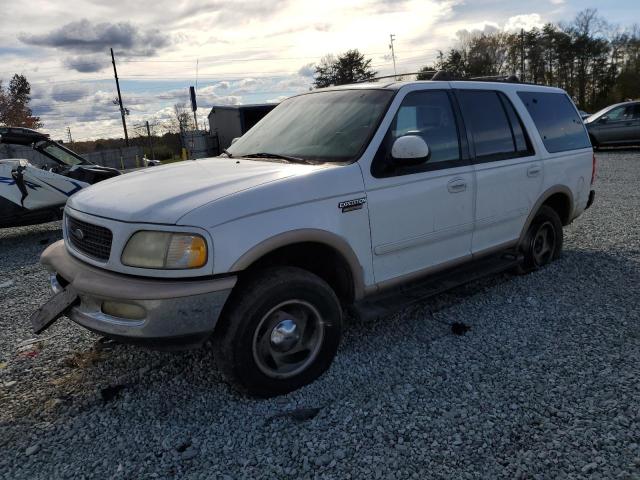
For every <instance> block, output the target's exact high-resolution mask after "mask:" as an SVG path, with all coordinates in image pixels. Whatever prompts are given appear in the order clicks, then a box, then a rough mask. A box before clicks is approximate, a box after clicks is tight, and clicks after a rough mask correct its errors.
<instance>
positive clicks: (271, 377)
mask: <svg viewBox="0 0 640 480" xmlns="http://www.w3.org/2000/svg"><path fill="white" fill-rule="evenodd" d="M229 302H230V303H229V305H228V306H227V307H225V312H224V314H223V317H222V318H221V320H220V321H221V323H220V325H219V328H218V329H217V330H216V333H215V335H214V342H213V343H214V348H215V351H214V355H215V358H216V363H217V364H218V367H219V368H220V371H221V372H222V374H223V376H224V377H225V379H226V380H227V381H228V382H229V383H231V384H232V385H233V386H234V387H235V388H236V389H238V390H240V391H241V392H243V393H247V394H250V395H255V396H260V397H270V396H274V395H280V394H284V393H287V392H290V391H293V390H296V389H298V388H300V387H302V386H304V385H306V384H308V383H311V382H313V381H314V380H315V379H316V378H318V377H319V376H320V375H322V373H324V372H325V370H327V368H329V366H330V365H331V362H332V361H333V358H334V357H335V354H336V352H337V349H338V345H339V342H340V336H341V330H342V311H341V308H340V302H339V301H338V298H337V297H336V295H335V293H334V292H333V290H332V289H331V287H330V286H329V285H328V284H327V283H326V282H325V281H324V280H322V279H321V278H319V277H318V276H316V275H314V274H312V273H310V272H308V271H306V270H302V269H299V268H294V267H281V268H274V269H268V270H264V271H261V272H257V273H256V274H254V275H253V276H252V277H251V278H250V279H249V280H248V281H244V282H242V283H241V284H239V285H237V287H236V289H234V293H233V294H232V297H231V298H230V300H229Z"/></svg>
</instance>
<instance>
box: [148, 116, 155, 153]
mask: <svg viewBox="0 0 640 480" xmlns="http://www.w3.org/2000/svg"><path fill="white" fill-rule="evenodd" d="M147 137H149V150H151V158H152V159H154V158H156V156H155V155H154V154H153V140H151V129H150V128H149V120H147Z"/></svg>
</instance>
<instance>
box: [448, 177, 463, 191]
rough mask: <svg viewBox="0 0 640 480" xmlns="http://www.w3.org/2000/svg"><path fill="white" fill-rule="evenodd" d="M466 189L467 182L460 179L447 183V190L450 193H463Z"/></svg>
mask: <svg viewBox="0 0 640 480" xmlns="http://www.w3.org/2000/svg"><path fill="white" fill-rule="evenodd" d="M466 189H467V182H465V181H464V180H463V179H462V178H454V179H453V180H451V181H449V183H447V190H449V192H450V193H460V192H464V191H465V190H466Z"/></svg>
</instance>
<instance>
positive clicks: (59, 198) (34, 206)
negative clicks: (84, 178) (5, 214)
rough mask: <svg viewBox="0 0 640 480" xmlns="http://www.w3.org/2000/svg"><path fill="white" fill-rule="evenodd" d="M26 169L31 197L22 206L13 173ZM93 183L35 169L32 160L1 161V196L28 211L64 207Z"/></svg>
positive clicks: (24, 173) (29, 195)
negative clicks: (77, 193) (20, 168)
mask: <svg viewBox="0 0 640 480" xmlns="http://www.w3.org/2000/svg"><path fill="white" fill-rule="evenodd" d="M18 167H22V168H24V171H23V175H24V181H25V185H26V187H27V192H28V195H27V197H26V198H25V199H24V205H22V204H21V198H22V193H21V192H20V190H19V189H18V187H17V186H16V184H15V180H14V179H13V177H12V171H14V170H15V169H16V168H18ZM88 185H89V184H88V183H85V182H81V181H79V180H74V179H72V178H69V177H65V176H64V175H58V174H57V173H53V172H50V171H48V170H43V169H41V168H38V167H35V166H33V165H32V164H31V163H29V161H28V160H24V159H9V160H0V195H1V196H2V197H4V198H6V199H7V200H9V201H11V202H13V203H15V204H16V205H18V206H24V208H26V209H28V210H38V209H41V208H47V207H55V206H62V205H64V203H65V202H66V201H67V198H69V195H71V194H73V193H74V192H76V191H77V190H79V189H80V188H84V187H87V186H88Z"/></svg>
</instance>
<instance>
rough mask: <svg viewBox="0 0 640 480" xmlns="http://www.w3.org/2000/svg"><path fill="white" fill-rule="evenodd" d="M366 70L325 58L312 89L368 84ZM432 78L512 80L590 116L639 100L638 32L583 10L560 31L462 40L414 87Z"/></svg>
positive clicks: (351, 57) (349, 58) (359, 60)
mask: <svg viewBox="0 0 640 480" xmlns="http://www.w3.org/2000/svg"><path fill="white" fill-rule="evenodd" d="M370 64H371V60H370V59H368V60H367V59H365V58H364V55H362V54H360V53H359V52H358V51H357V50H350V51H349V52H347V53H345V54H343V55H338V56H337V57H333V56H326V57H324V58H323V59H322V60H321V62H320V63H319V65H318V66H316V69H315V78H314V87H316V88H321V87H326V86H329V85H342V84H346V83H352V82H354V81H366V80H370V79H373V78H374V77H375V76H376V72H375V71H373V70H372V69H371V67H370ZM438 70H443V71H446V72H448V73H449V74H450V75H451V76H452V77H453V78H458V79H468V78H473V77H487V76H512V75H515V76H516V77H518V78H519V80H520V81H523V82H530V83H535V84H540V85H551V86H557V87H560V88H563V89H564V90H566V91H567V92H568V93H569V95H571V97H572V98H573V99H574V100H575V102H576V103H577V104H578V106H579V107H580V108H581V109H583V110H587V111H596V110H598V109H600V108H602V107H605V106H607V105H610V104H612V103H616V102H620V101H623V100H625V99H628V98H638V97H640V27H638V26H637V25H635V26H633V27H631V28H629V29H626V30H620V29H619V28H616V27H614V26H611V25H610V24H608V23H607V21H606V20H605V19H604V18H602V17H601V16H599V15H598V12H597V11H596V10H594V9H587V10H584V11H582V12H580V13H579V14H578V15H577V16H576V18H575V19H574V20H573V21H572V22H570V23H568V24H553V23H548V24H546V25H544V26H543V27H542V28H531V29H528V30H521V31H520V32H506V31H500V30H496V31H493V32H483V33H465V34H463V35H461V36H460V38H459V42H458V44H457V45H455V46H454V47H452V48H450V49H449V50H447V51H446V52H442V51H441V52H440V53H439V55H438V58H437V60H436V61H435V62H434V63H433V64H430V65H425V66H423V67H422V68H421V69H420V73H419V74H418V79H419V80H429V79H430V78H431V77H432V75H433V73H434V72H435V71H438Z"/></svg>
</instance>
